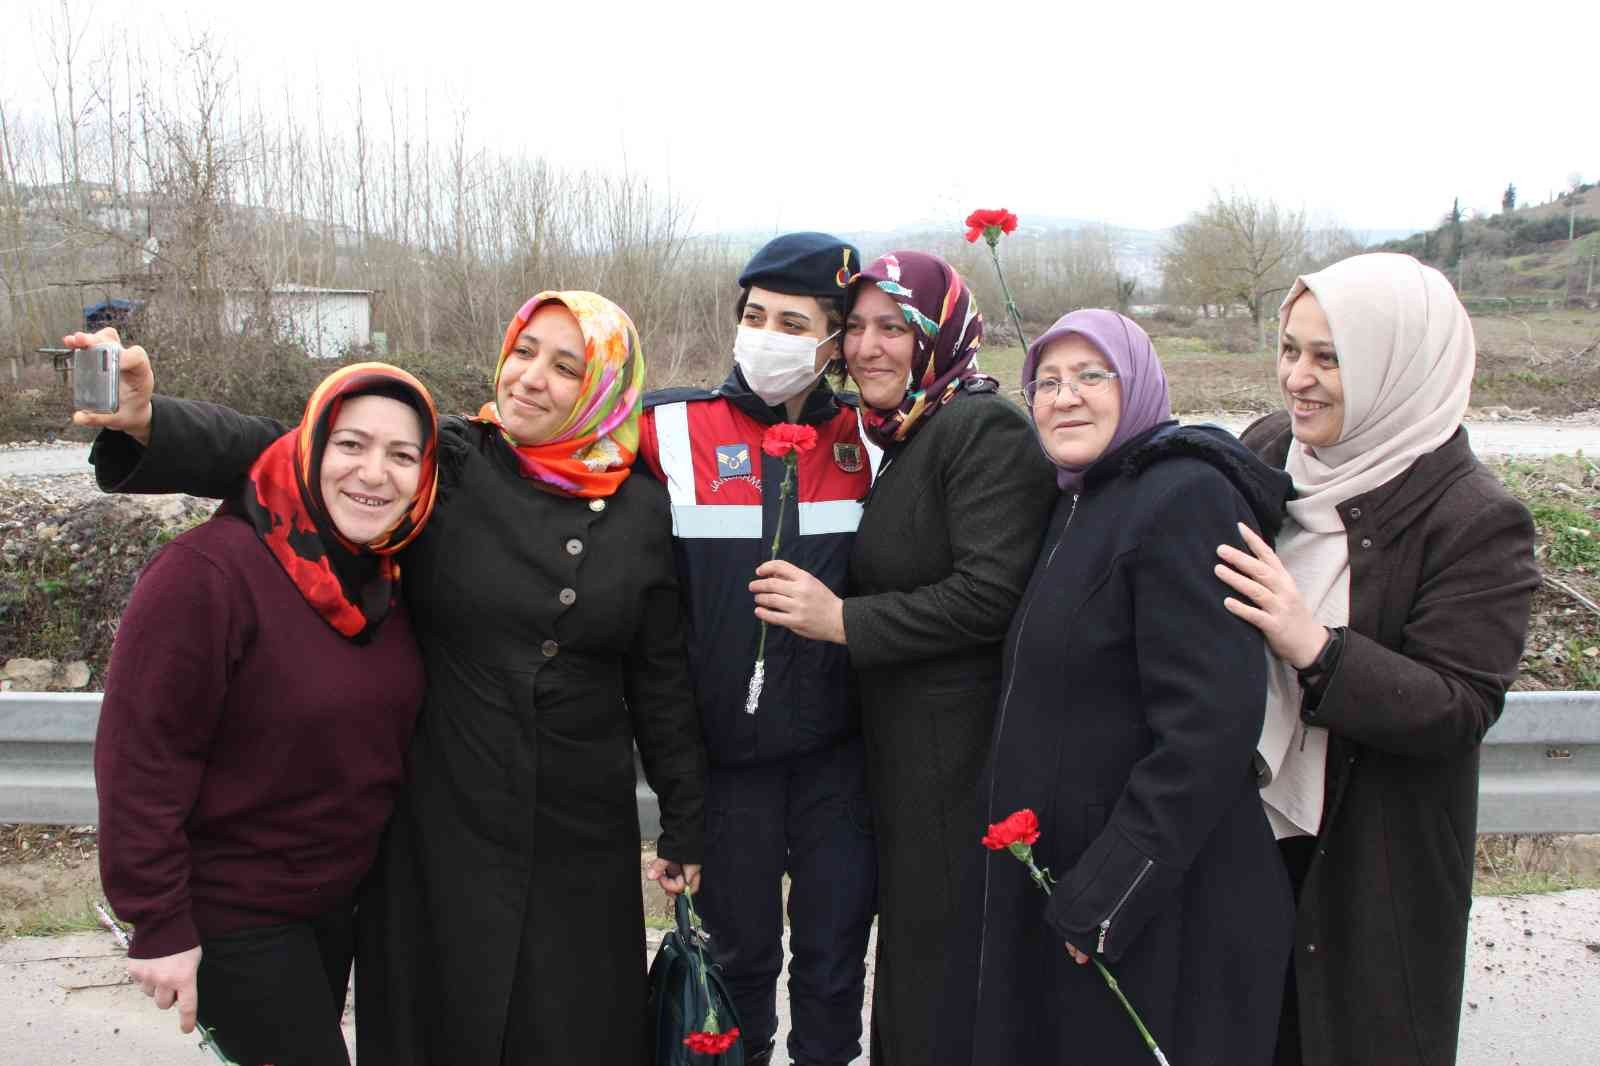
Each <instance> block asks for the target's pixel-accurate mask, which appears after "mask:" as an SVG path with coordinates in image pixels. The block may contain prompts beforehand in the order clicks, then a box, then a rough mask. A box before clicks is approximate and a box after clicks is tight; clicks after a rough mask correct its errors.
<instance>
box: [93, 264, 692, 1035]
mask: <svg viewBox="0 0 1600 1066" xmlns="http://www.w3.org/2000/svg"><path fill="white" fill-rule="evenodd" d="M85 339H87V338H85ZM128 362H129V361H128V360H127V359H125V360H124V366H125V372H132V371H134V370H135V369H136V368H135V367H131V366H129V365H128ZM124 382H125V385H127V386H129V387H125V388H124V396H125V400H126V401H127V402H125V404H124V410H123V411H121V412H118V414H117V415H116V416H114V418H105V417H101V418H97V419H91V418H90V417H89V416H88V415H81V416H80V417H81V418H82V420H84V421H94V422H98V423H99V424H102V425H106V426H108V427H115V428H120V429H125V430H127V431H128V434H127V435H124V434H102V436H101V438H100V440H99V441H98V442H97V443H96V447H95V452H94V453H93V456H92V458H93V459H94V461H95V464H96V472H97V474H98V475H99V477H100V479H101V483H102V484H103V485H104V484H113V485H116V486H117V487H118V488H119V489H121V490H126V491H172V490H187V491H189V492H193V493H196V494H205V495H221V494H223V493H225V492H226V491H227V490H228V486H229V485H231V484H232V483H233V482H234V481H236V479H237V478H238V476H239V474H240V473H241V472H242V471H243V470H245V469H248V468H249V466H250V465H251V463H253V462H254V461H255V457H256V455H258V454H259V453H260V451H261V450H262V448H263V447H264V446H265V445H266V443H267V442H268V441H269V440H270V439H271V438H272V437H273V436H275V435H276V425H275V423H272V422H271V421H270V420H266V419H255V418H249V417H246V416H244V415H240V414H238V413H236V412H233V411H229V410H227V409H226V408H221V407H217V406H215V405H212V404H203V403H197V402H193V401H182V400H172V399H168V398H165V397H156V398H155V399H154V401H153V404H152V402H151V400H150V397H149V393H150V386H151V384H152V383H151V381H150V379H149V369H148V363H145V364H144V365H143V369H142V371H141V372H140V374H139V376H137V377H135V378H134V379H133V381H132V382H129V381H128V379H127V378H126V377H125V379H124ZM493 385H494V392H493V399H492V400H490V401H489V402H487V403H485V404H484V405H483V407H482V408H481V409H480V410H479V412H478V413H477V415H476V416H475V417H473V418H470V419H468V418H459V417H447V418H445V419H444V420H443V422H442V423H441V425H440V433H439V438H440V439H439V502H438V508H437V510H436V513H435V515H434V520H433V522H432V523H431V524H430V525H429V527H428V529H427V531H426V533H425V534H424V535H423V536H421V537H419V538H418V539H417V540H416V541H415V542H414V543H413V544H411V545H410V546H409V547H408V548H407V550H406V552H405V554H404V557H403V559H402V562H403V565H404V566H405V572H406V584H405V590H406V600H407V604H408V606H409V607H410V609H411V615H412V617H413V618H414V619H415V621H416V624H417V640H418V644H419V645H420V647H421V649H422V655H423V660H424V665H425V668H426V673H427V685H428V687H427V694H426V697H425V699H424V702H423V707H422V711H421V714H420V716H419V718H418V721H417V732H416V738H415V741H414V742H413V744H412V747H411V753H410V763H409V767H408V769H409V775H408V780H407V785H406V789H405V791H404V793H403V795H402V796H401V799H400V801H399V803H398V804H397V806H396V811H395V817H394V821H393V823H392V824H391V826H390V829H389V833H388V836H387V838H386V840H385V844H384V849H383V852H382V854H381V855H380V857H379V860H378V864H377V866H376V868H375V870H374V873H373V877H372V879H371V882H370V883H369V885H368V886H367V888H366V890H365V891H364V893H363V896H362V901H361V911H360V928H359V937H360V944H359V951H358V958H357V981H356V989H357V1003H356V1012H357V1017H358V1025H357V1051H358V1057H359V1058H360V1059H361V1060H362V1061H364V1062H377V1063H384V1064H387V1066H404V1064H412V1063H429V1064H449V1066H504V1064H535V1063H538V1064H543V1063H552V1064H553V1063H563V1064H564V1063H571V1062H603V1063H619V1064H625V1063H639V1062H643V1061H644V1059H645V1056H646V1031H647V1029H646V1017H645V996H646V984H645V965H644V914H643V907H642V905H641V899H640V896H639V882H638V876H639V822H638V809H637V805H636V803H637V801H636V794H635V788H636V780H635V776H634V746H635V744H636V743H637V746H638V750H639V753H640V755H641V756H642V758H643V761H644V767H645V773H646V776H647V777H648V778H649V781H650V784H651V786H652V787H653V788H654V789H655V791H656V794H657V795H658V796H659V797H660V801H661V824H662V836H661V838H660V840H659V842H658V844H657V854H658V855H659V856H660V858H658V859H657V860H655V863H654V865H653V866H652V867H651V869H650V870H649V875H650V876H652V877H653V878H655V879H657V880H658V881H660V882H661V884H662V886H663V888H666V889H667V890H668V891H669V892H677V891H682V889H683V887H684V886H685V884H689V885H693V884H694V883H695V881H696V880H697V879H698V875H699V866H698V863H699V861H700V858H701V847H702V837H703V831H704V830H703V824H702V823H703V813H702V803H703V799H704V793H705V752H704V748H703V745H702V741H701V737H700V728H699V721H698V718H697V716H696V714H695V708H694V702H693V699H692V697H691V694H690V690H689V681H688V671H687V663H686V657H685V654H684V642H683V622H682V614H683V611H682V605H681V603H680V600H679V593H678V579H677V572H676V568H675V565H674V561H673V556H672V529H671V521H670V517H669V512H668V503H667V496H666V492H665V490H664V489H663V488H662V487H661V486H660V484H658V483H657V482H655V481H654V480H652V479H650V478H648V477H632V476H630V475H631V473H632V469H633V459H634V455H635V452H636V450H637V448H638V442H639V430H638V426H639V417H640V406H641V394H642V392H643V385H644V355H643V352H642V350H641V345H640V342H639V336H638V333H637V332H636V331H635V329H634V327H633V323H632V322H631V321H630V320H629V319H628V316H627V315H626V314H625V313H624V312H623V311H622V309H621V308H620V307H618V306H617V305H616V304H614V303H612V302H611V301H610V300H607V299H605V298H604V297H602V296H598V295H596V294H594V293H589V292H542V293H539V294H538V295H536V296H534V297H533V298H532V299H530V300H528V301H527V302H526V303H524V304H523V305H521V307H520V308H519V309H518V310H517V311H516V312H515V313H514V314H513V315H512V316H511V321H510V324H509V326H508V327H507V329H506V332H505V335H504V338H503V340H502V342H501V345H500V350H499V360H498V362H497V363H496V366H495V371H494V377H493ZM139 436H143V437H144V439H145V440H146V441H147V442H148V444H147V446H140V445H139V444H137V443H136V440H137V437H139ZM130 437H132V438H133V439H130ZM279 1066H281V1064H279Z"/></svg>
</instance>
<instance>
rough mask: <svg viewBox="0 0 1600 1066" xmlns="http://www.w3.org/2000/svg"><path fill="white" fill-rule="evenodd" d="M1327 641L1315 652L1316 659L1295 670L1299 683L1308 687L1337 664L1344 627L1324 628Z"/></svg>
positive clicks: (1342, 643)
mask: <svg viewBox="0 0 1600 1066" xmlns="http://www.w3.org/2000/svg"><path fill="white" fill-rule="evenodd" d="M1324 628H1326V629H1327V631H1328V640H1327V642H1326V643H1325V644H1323V645H1322V650H1321V651H1319V652H1317V657H1316V658H1315V659H1312V660H1311V661H1310V662H1309V663H1307V664H1306V665H1305V666H1303V667H1301V668H1300V669H1299V670H1296V671H1295V673H1297V674H1299V675H1300V683H1301V684H1302V685H1309V684H1311V683H1312V682H1313V681H1316V680H1317V679H1318V678H1320V677H1322V676H1323V675H1324V674H1326V673H1329V672H1330V671H1332V670H1333V668H1334V667H1335V666H1336V665H1338V663H1339V652H1340V650H1341V649H1342V648H1343V647H1344V634H1345V627H1344V626H1326V627H1324Z"/></svg>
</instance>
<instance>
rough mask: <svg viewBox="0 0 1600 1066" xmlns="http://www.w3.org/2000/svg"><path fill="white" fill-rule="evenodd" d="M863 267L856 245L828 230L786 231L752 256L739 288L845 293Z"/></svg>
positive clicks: (795, 293)
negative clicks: (755, 286)
mask: <svg viewBox="0 0 1600 1066" xmlns="http://www.w3.org/2000/svg"><path fill="white" fill-rule="evenodd" d="M860 270H861V253H860V252H858V251H856V248H855V245H853V244H849V243H847V242H845V241H841V240H840V239H839V238H837V237H835V236H833V235H831V234H828V233H785V234H784V235H783V236H781V237H774V238H773V239H772V240H770V241H768V242H767V243H766V244H765V245H764V246H763V247H762V248H761V250H760V251H759V252H757V253H756V254H755V255H753V256H751V257H750V262H748V263H746V264H745V266H744V272H743V273H741V274H740V275H739V287H740V288H742V289H748V288H750V287H751V286H752V285H759V286H761V287H762V288H763V289H770V290H771V291H773V292H783V293H789V294H790V295H792V296H843V295H844V294H845V286H847V285H848V284H849V283H850V279H851V278H853V277H855V276H856V274H857V273H859V272H860Z"/></svg>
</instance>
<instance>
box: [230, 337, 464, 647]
mask: <svg viewBox="0 0 1600 1066" xmlns="http://www.w3.org/2000/svg"><path fill="white" fill-rule="evenodd" d="M371 395H378V396H387V397H388V398H390V399H393V400H399V401H400V402H401V403H404V404H406V405H407V406H409V407H411V408H412V409H413V410H414V411H416V412H417V418H418V420H419V421H420V422H421V424H422V462H421V464H420V470H419V474H418V478H417V493H416V495H415V496H414V497H412V500H411V506H410V507H408V508H407V509H406V510H405V512H404V513H403V514H402V515H401V516H400V519H399V521H397V522H396V523H395V524H394V526H393V527H391V528H390V529H389V530H388V531H387V532H385V533H384V535H383V536H381V537H379V538H378V539H377V540H375V541H374V542H372V543H371V544H353V543H351V542H350V541H348V540H346V539H345V538H344V536H343V535H342V534H340V532H339V531H338V529H337V528H335V527H334V524H333V521H332V519H330V518H329V517H328V509H327V506H326V504H325V503H324V501H323V499H322V477H321V474H322V456H323V452H324V451H325V450H326V448H327V446H328V438H329V436H331V435H332V433H333V423H334V421H335V419H337V418H338V417H339V408H340V407H341V406H342V405H343V403H344V401H346V400H348V399H352V398H354V397H356V396H371ZM438 437H439V416H438V413H437V412H436V411H435V410H434V407H433V397H431V396H429V395H428V390H427V389H426V388H424V387H423V385H422V383H421V382H420V381H418V380H417V379H416V378H414V377H412V376H411V375H410V374H408V373H406V372H405V371H404V370H401V369H400V368H398V367H393V366H390V365H388V364H387V363H355V364H352V365H351V366H346V367H341V368H340V369H338V370H336V371H334V372H333V373H332V374H329V375H328V377H327V378H325V379H324V380H323V382H322V384H320V385H318V386H317V388H316V391H314V392H312V394H311V399H309V400H307V401H306V413H305V416H304V417H303V418H302V419H301V420H300V425H299V426H297V427H295V428H294V429H292V430H290V431H289V432H288V433H285V434H284V435H283V436H281V437H279V438H278V439H277V440H275V441H273V442H272V444H271V445H270V446H269V447H268V448H267V450H266V451H264V452H262V453H261V455H260V457H259V458H257V459H256V461H255V465H253V466H252V467H251V468H250V475H249V477H248V478H247V479H246V481H245V484H244V487H243V488H242V489H241V491H240V493H239V495H237V496H235V497H234V498H233V499H231V500H229V501H228V503H227V505H226V507H227V510H228V512H229V513H231V514H236V515H239V516H240V517H242V518H244V519H245V520H246V521H247V522H249V523H250V524H251V525H252V526H254V527H255V531H256V534H257V536H259V537H260V538H261V540H262V543H264V544H265V545H266V546H267V550H268V551H270V552H272V556H273V558H275V559H277V560H278V562H279V563H280V564H281V565H282V566H283V569H284V571H285V572H286V573H287V574H288V575H289V580H291V581H293V582H294V583H295V587H297V588H298V589H299V590H300V594H301V595H302V596H304V597H305V598H306V602H307V603H309V604H311V606H312V607H313V608H315V609H316V611H317V613H318V614H320V615H322V617H323V618H324V619H325V620H326V621H327V623H328V624H329V625H331V626H332V627H333V628H334V629H336V630H337V631H338V632H339V633H340V634H342V635H343V636H345V637H348V638H349V639H350V640H352V641H354V642H355V643H357V644H365V643H366V642H367V641H369V640H371V639H372V637H373V635H374V634H375V633H376V632H377V630H378V626H379V625H380V624H382V622H383V620H384V618H385V616H387V615H388V613H389V609H390V607H391V606H393V604H394V597H395V594H396V591H397V588H398V584H399V580H400V567H399V565H398V564H397V563H396V562H395V561H394V554H395V552H398V551H399V550H400V549H401V548H404V547H405V546H406V545H407V544H409V543H411V541H412V540H413V539H414V538H415V537H416V535H417V534H418V533H419V532H421V530H422V526H423V523H425V522H426V521H427V520H428V514H429V513H430V512H431V511H432V510H433V500H434V494H435V493H436V491H437V489H438V481H437V478H436V474H437V472H438V464H437V461H436V457H437V450H438Z"/></svg>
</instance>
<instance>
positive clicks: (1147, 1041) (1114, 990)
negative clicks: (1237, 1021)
mask: <svg viewBox="0 0 1600 1066" xmlns="http://www.w3.org/2000/svg"><path fill="white" fill-rule="evenodd" d="M1001 284H1004V282H1002V283H1001ZM1022 861H1023V862H1025V863H1027V864H1028V872H1029V873H1030V874H1032V875H1033V879H1034V881H1036V882H1038V885H1039V887H1040V888H1042V889H1044V894H1045V895H1047V896H1048V895H1051V892H1050V878H1049V876H1048V875H1047V874H1046V873H1045V872H1044V871H1043V870H1041V869H1039V867H1038V866H1036V865H1034V862H1033V856H1032V855H1031V854H1030V855H1029V856H1028V857H1027V858H1025V859H1023V860H1022ZM1089 961H1090V962H1092V963H1094V968H1095V969H1097V970H1099V971H1100V977H1101V978H1102V979H1103V980H1104V981H1105V983H1106V987H1107V988H1109V989H1111V994H1112V995H1113V996H1116V997H1117V1002H1118V1003H1121V1004H1122V1009H1123V1010H1125V1011H1127V1012H1128V1017H1129V1018H1132V1019H1133V1025H1134V1028H1136V1029H1138V1030H1139V1035H1140V1036H1141V1037H1143V1038H1144V1046H1145V1047H1147V1048H1149V1049H1150V1054H1152V1055H1154V1056H1155V1057H1156V1062H1158V1063H1160V1064H1161V1066H1170V1064H1169V1063H1168V1062H1167V1057H1166V1056H1165V1055H1163V1054H1162V1053H1161V1047H1160V1045H1158V1044H1157V1043H1156V1038H1155V1037H1153V1036H1151V1035H1150V1030H1149V1029H1146V1028H1145V1025H1144V1019H1143V1018H1141V1017H1139V1012H1138V1011H1136V1010H1134V1009H1133V1004H1132V1003H1129V1002H1128V997H1127V996H1125V995H1123V994H1122V986H1121V985H1119V984H1117V979H1116V978H1115V977H1113V976H1112V975H1111V971H1110V970H1109V969H1107V968H1106V964H1105V963H1103V962H1101V961H1100V960H1099V959H1097V958H1095V957H1094V956H1093V955H1091V956H1089Z"/></svg>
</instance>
